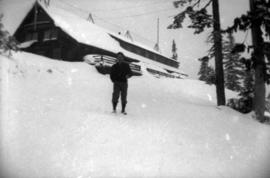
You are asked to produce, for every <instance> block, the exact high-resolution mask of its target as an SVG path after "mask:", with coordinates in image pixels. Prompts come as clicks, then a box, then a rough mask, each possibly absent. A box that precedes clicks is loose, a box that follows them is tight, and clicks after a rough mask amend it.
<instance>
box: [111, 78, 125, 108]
mask: <svg viewBox="0 0 270 178" xmlns="http://www.w3.org/2000/svg"><path fill="white" fill-rule="evenodd" d="M127 89H128V84H127V83H125V82H114V83H113V94H112V102H113V103H118V99H119V96H120V94H121V102H122V104H126V103H127Z"/></svg>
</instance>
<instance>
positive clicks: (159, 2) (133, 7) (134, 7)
mask: <svg viewBox="0 0 270 178" xmlns="http://www.w3.org/2000/svg"><path fill="white" fill-rule="evenodd" d="M162 3H172V2H169V1H168V0H162V1H158V2H151V3H146V4H141V5H137V6H126V7H121V8H115V9H92V10H91V11H92V12H99V11H102V12H104V11H106V12H107V11H121V10H127V9H136V8H140V7H147V6H149V5H151V6H153V5H159V4H162Z"/></svg>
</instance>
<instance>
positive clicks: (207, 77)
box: [198, 57, 215, 85]
mask: <svg viewBox="0 0 270 178" xmlns="http://www.w3.org/2000/svg"><path fill="white" fill-rule="evenodd" d="M199 61H200V62H201V66H200V70H199V72H198V75H199V80H201V81H205V82H206V83H207V84H209V85H211V84H215V71H214V69H213V67H211V66H209V58H208V57H203V58H200V59H199Z"/></svg>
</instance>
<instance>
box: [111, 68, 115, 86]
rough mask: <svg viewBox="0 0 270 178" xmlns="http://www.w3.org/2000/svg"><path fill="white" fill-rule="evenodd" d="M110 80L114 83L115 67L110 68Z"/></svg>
mask: <svg viewBox="0 0 270 178" xmlns="http://www.w3.org/2000/svg"><path fill="white" fill-rule="evenodd" d="M110 78H111V81H112V82H115V66H114V65H113V66H112V67H111V72H110Z"/></svg>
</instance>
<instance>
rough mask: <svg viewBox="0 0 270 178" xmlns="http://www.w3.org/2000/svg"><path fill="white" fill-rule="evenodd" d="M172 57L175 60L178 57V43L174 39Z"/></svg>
mask: <svg viewBox="0 0 270 178" xmlns="http://www.w3.org/2000/svg"><path fill="white" fill-rule="evenodd" d="M172 59H174V60H177V59H178V55H177V48H176V43H175V41H174V40H173V42H172Z"/></svg>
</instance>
